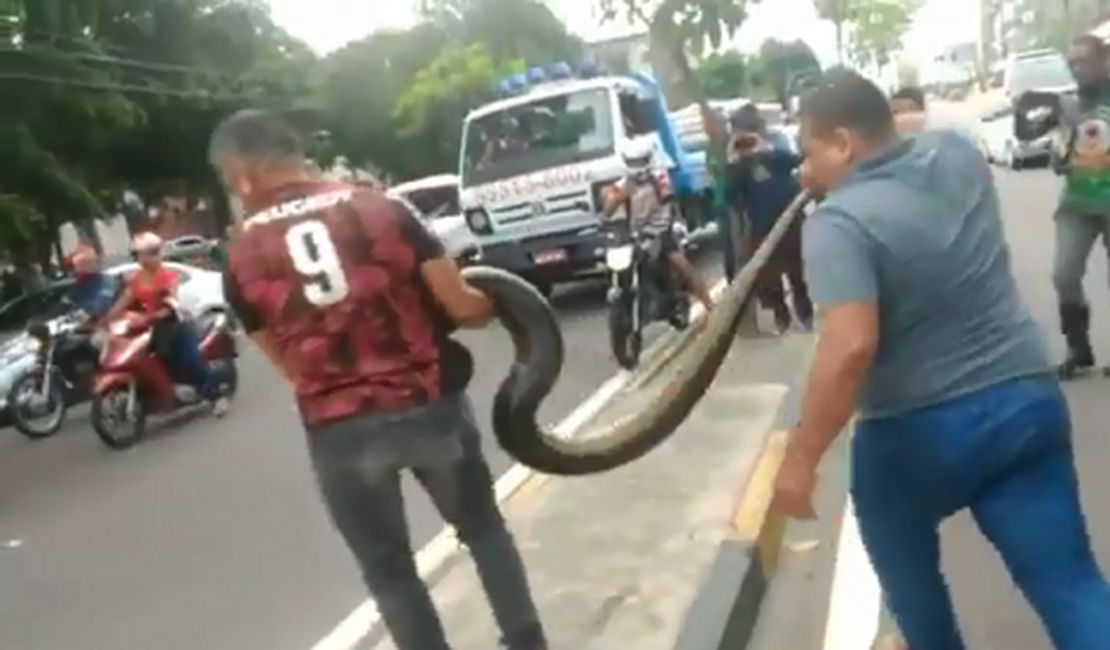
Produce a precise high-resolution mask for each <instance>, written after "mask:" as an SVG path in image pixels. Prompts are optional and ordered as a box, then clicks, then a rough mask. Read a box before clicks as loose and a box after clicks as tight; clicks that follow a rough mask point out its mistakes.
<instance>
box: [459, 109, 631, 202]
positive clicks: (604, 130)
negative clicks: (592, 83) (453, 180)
mask: <svg viewBox="0 0 1110 650" xmlns="http://www.w3.org/2000/svg"><path fill="white" fill-rule="evenodd" d="M609 95H610V91H609V90H608V89H604V88H596V89H590V90H582V91H578V92H573V93H568V94H566V95H557V96H555V97H545V98H542V99H537V100H536V101H534V102H529V103H527V104H520V105H517V106H513V107H511V108H507V109H505V110H501V111H497V112H494V113H487V114H485V115H482V116H481V117H477V118H474V119H472V120H470V121H468V122H467V124H466V128H465V130H464V132H463V156H462V184H463V185H464V186H473V185H480V184H483V183H492V182H494V181H499V180H503V179H505V178H510V177H513V176H519V175H521V174H530V173H533V172H537V171H540V170H543V169H549V168H551V167H559V166H561V165H569V164H571V163H576V162H584V161H587V160H594V159H596V158H602V157H604V156H608V155H612V153H613V151H614V142H613V135H614V133H613V131H614V124H613V113H612V109H611V106H610V96H609Z"/></svg>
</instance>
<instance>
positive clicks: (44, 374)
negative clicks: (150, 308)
mask: <svg viewBox="0 0 1110 650" xmlns="http://www.w3.org/2000/svg"><path fill="white" fill-rule="evenodd" d="M86 320H87V318H86V316H85V315H84V313H77V314H73V315H71V316H67V317H65V318H63V319H60V320H58V321H55V322H53V323H43V322H32V323H29V324H28V326H27V336H28V338H29V341H30V345H31V346H32V349H33V350H34V352H35V364H34V366H32V367H31V368H30V369H28V371H27V372H26V373H24V374H23V375H22V376H20V377H19V378H18V379H16V380H15V382H14V383H13V384H12V387H11V391H10V393H9V395H8V404H9V405H10V408H11V413H12V419H13V421H14V426H15V429H16V430H17V431H19V432H20V433H22V434H23V435H24V436H26V437H28V438H31V439H32V440H40V439H43V438H49V437H50V436H52V435H54V434H55V433H57V432H58V430H59V429H61V427H62V423H63V422H65V417H66V413H68V411H69V408H70V407H71V406H74V405H77V404H81V403H83V402H87V401H89V399H91V398H92V382H93V378H94V377H95V376H96V371H97V367H98V365H99V364H98V357H99V351H98V350H97V348H96V346H95V345H94V344H93V342H92V330H91V329H89V328H87V327H84V325H85V321H86Z"/></svg>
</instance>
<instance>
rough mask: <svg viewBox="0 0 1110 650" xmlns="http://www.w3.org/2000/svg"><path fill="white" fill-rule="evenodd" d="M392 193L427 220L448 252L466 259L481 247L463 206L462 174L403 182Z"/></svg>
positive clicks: (392, 189) (391, 189) (441, 175)
mask: <svg viewBox="0 0 1110 650" xmlns="http://www.w3.org/2000/svg"><path fill="white" fill-rule="evenodd" d="M389 195H390V196H392V197H394V198H396V199H399V200H402V201H405V202H407V203H408V204H409V205H411V206H413V207H414V208H416V212H417V214H421V215H423V216H424V218H425V219H426V220H427V223H428V228H429V229H430V230H431V231H432V232H433V233H435V235H436V236H437V237H439V239H440V241H442V242H443V246H444V248H446V249H447V252H448V253H449V254H451V255H452V256H455V257H460V258H465V257H468V256H470V255H472V254H474V253H476V252H477V251H478V250H479V245H478V238H477V237H476V236H475V235H474V233H473V232H471V231H470V227H469V226H467V225H466V218H465V217H463V215H462V210H461V209H460V208H459V177H458V176H456V175H454V174H439V175H436V176H428V177H426V178H418V179H416V180H414V181H409V182H407V183H401V184H400V185H395V186H394V187H391V188H390V189H389Z"/></svg>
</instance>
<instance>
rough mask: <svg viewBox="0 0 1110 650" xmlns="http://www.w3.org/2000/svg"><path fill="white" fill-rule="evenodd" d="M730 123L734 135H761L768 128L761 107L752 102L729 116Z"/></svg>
mask: <svg viewBox="0 0 1110 650" xmlns="http://www.w3.org/2000/svg"><path fill="white" fill-rule="evenodd" d="M728 122H729V127H731V128H732V131H733V132H734V133H760V132H762V131H763V129H764V127H765V126H766V124H764V122H763V115H761V114H760V112H759V107H758V106H756V105H755V104H753V103H752V102H748V103H747V104H744V105H743V106H741V107H740V108H738V109H736V111H735V112H734V113H733V114H732V115H730V116H729V119H728Z"/></svg>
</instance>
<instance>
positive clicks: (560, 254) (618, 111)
mask: <svg viewBox="0 0 1110 650" xmlns="http://www.w3.org/2000/svg"><path fill="white" fill-rule="evenodd" d="M501 89H502V91H503V94H505V95H508V96H506V97H505V98H503V99H500V100H498V101H495V102H492V103H490V104H487V105H485V106H482V107H480V108H478V109H476V110H474V111H471V113H470V114H469V115H468V116H467V117H466V120H465V122H464V125H463V137H462V147H461V149H462V150H461V152H460V162H459V166H460V172H459V182H460V200H461V205H462V211H463V215H464V219H465V221H466V224H467V226H468V228H469V229H470V231H471V232H472V233H473V234H474V235H475V236H476V238H477V240H478V243H479V245H480V246H481V260H482V263H483V264H490V265H493V266H497V267H501V268H504V269H507V270H510V271H513V272H515V273H518V274H520V275H522V276H523V277H525V278H527V279H529V280H530V281H532V282H533V283H535V284H536V286H537V287H539V288H540V289H541V291H545V292H547V291H550V290H551V287H552V286H553V285H554V284H556V283H559V282H563V281H567V280H573V279H576V278H580V277H584V276H590V275H595V274H603V273H605V260H604V254H605V239H604V234H603V233H602V232H600V228H599V226H600V220H599V212H600V210H601V207H602V201H601V194H602V190H603V189H604V188H605V187H606V186H608V185H609V184H611V183H613V182H615V181H616V180H618V179H620V178H622V177H623V176H624V175H625V173H626V170H625V165H624V162H623V159H622V157H621V155H620V152H621V150H622V148H623V147H624V146H625V145H626V143H628V142H630V141H635V140H641V139H647V140H649V141H650V142H652V143H653V146H654V147H655V149H656V159H657V160H658V161H659V162H660V163H661V164H662V165H665V166H666V167H667V169H668V170H669V172H670V176H671V184H672V187H673V188H675V191H676V193H677V194H678V197H679V204H680V207H681V209H682V211H683V215H684V216H685V217H686V219H687V222H688V226H690V230H694V229H695V228H697V227H699V226H701V225H703V222H704V220H706V216H707V215H708V214H709V211H708V209H707V208H708V206H709V205H710V204H711V196H709V188H710V186H711V183H710V181H709V176H708V173H707V171H706V162H705V155H704V153H701V152H688V151H686V150H685V149H683V147H682V146H681V144H680V143H679V140H678V138H677V137H676V135H675V129H674V124H673V123H672V121H671V118H670V117H669V115H668V112H667V106H666V102H665V100H664V98H663V95H662V92H661V90H660V88H659V86H658V84H656V83H655V81H654V80H653V79H651V78H650V77H648V76H647V75H643V74H631V75H627V76H625V75H621V76H597V75H596V70H593V71H590V70H586V69H585V68H584V69H583V70H581V71H580V73H578V74H575V73H574V72H572V71H571V69H570V67H569V66H567V65H566V64H556V65H554V66H552V67H551V68H549V69H546V70H545V69H541V68H533V69H532V70H530V71H529V72H528V74H527V75H515V76H514V77H510V78H509V79H506V80H504V81H503V82H502V84H501Z"/></svg>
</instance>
